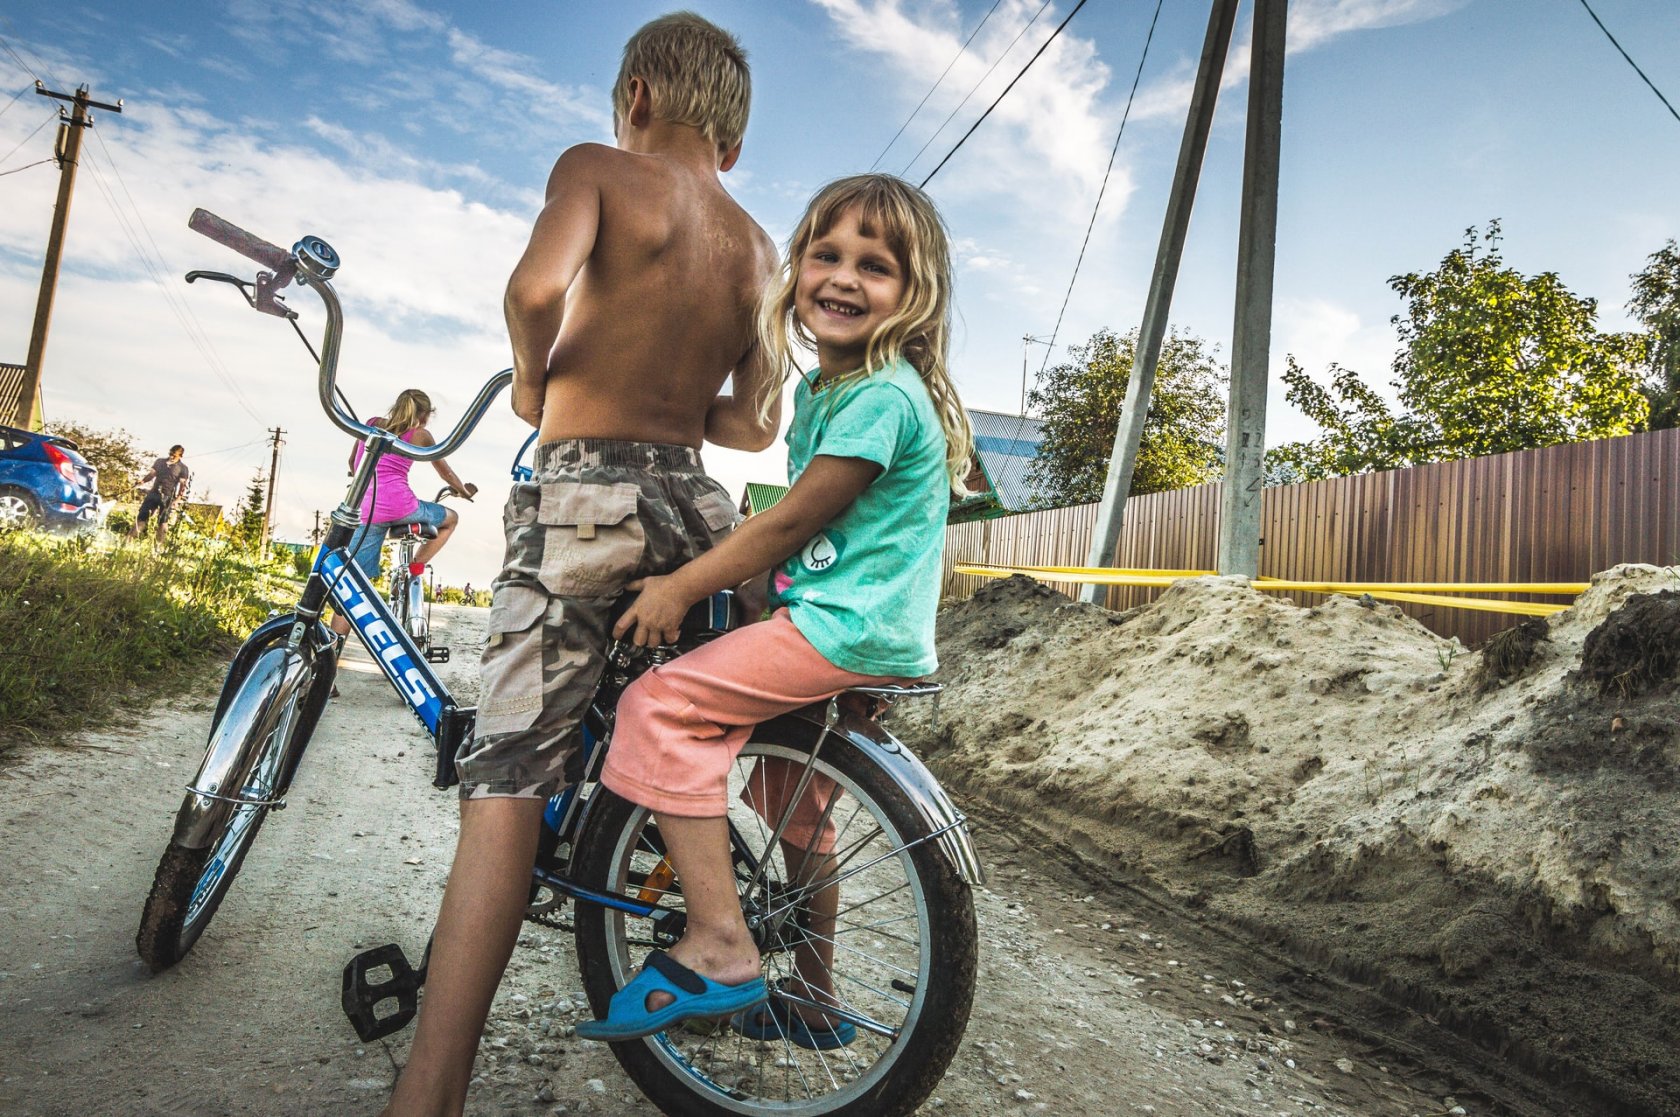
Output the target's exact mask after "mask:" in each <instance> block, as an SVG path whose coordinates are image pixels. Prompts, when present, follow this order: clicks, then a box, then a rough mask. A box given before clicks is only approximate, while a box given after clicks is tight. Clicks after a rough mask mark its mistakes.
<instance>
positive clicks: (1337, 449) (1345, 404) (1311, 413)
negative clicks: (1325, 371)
mask: <svg viewBox="0 0 1680 1117" xmlns="http://www.w3.org/2000/svg"><path fill="white" fill-rule="evenodd" d="M1329 372H1330V384H1329V386H1328V387H1325V386H1324V385H1321V384H1319V383H1318V382H1317V381H1315V380H1314V379H1313V378H1312V377H1311V376H1309V375H1308V374H1307V371H1306V370H1305V369H1303V368H1302V367H1301V366H1300V364H1298V363H1297V362H1296V360H1295V357H1294V355H1293V354H1291V355H1290V356H1289V357H1287V358H1286V367H1285V369H1284V373H1283V382H1284V383H1285V384H1286V385H1288V390H1287V392H1286V393H1285V398H1286V399H1288V400H1289V402H1290V403H1292V404H1294V405H1295V407H1296V408H1297V409H1299V410H1300V411H1301V413H1302V414H1304V415H1305V416H1306V417H1307V418H1309V419H1311V420H1312V421H1313V422H1314V423H1317V424H1318V427H1319V429H1320V430H1321V431H1323V432H1324V433H1323V434H1322V435H1320V436H1319V437H1318V438H1316V439H1313V440H1312V441H1310V442H1286V443H1284V444H1283V445H1281V446H1277V447H1274V448H1273V449H1271V450H1268V451H1267V452H1266V484H1268V485H1292V484H1296V483H1298V482H1301V481H1322V480H1323V479H1324V478H1326V477H1345V476H1347V475H1349V474H1352V473H1368V472H1370V471H1371V470H1375V469H1400V468H1402V467H1404V466H1408V465H1411V464H1413V463H1412V460H1411V457H1410V445H1409V443H1410V442H1411V440H1412V438H1413V424H1412V423H1411V422H1410V420H1409V419H1407V418H1405V417H1396V416H1395V415H1394V413H1393V412H1392V411H1390V410H1389V407H1388V403H1387V402H1386V401H1385V400H1384V399H1383V398H1382V396H1381V395H1379V394H1378V393H1377V392H1376V390H1375V389H1373V388H1372V387H1371V386H1370V385H1368V384H1366V383H1365V382H1364V381H1363V380H1361V379H1360V378H1359V374H1358V373H1357V372H1354V371H1353V370H1352V369H1350V368H1343V367H1342V366H1341V365H1337V364H1332V365H1331V366H1330V369H1329Z"/></svg>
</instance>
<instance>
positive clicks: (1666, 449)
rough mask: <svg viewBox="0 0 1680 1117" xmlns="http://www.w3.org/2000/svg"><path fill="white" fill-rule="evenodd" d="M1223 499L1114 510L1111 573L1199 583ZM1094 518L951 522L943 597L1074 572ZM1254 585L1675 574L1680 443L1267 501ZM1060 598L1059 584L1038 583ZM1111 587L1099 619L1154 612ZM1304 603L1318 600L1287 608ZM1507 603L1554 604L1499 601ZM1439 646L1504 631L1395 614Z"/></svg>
mask: <svg viewBox="0 0 1680 1117" xmlns="http://www.w3.org/2000/svg"><path fill="white" fill-rule="evenodd" d="M1221 487H1222V486H1221V485H1218V484H1213V485H1201V486H1198V487H1196V488H1193V489H1181V490H1178V491H1176V492H1170V493H1152V494H1150V495H1148V496H1142V497H1133V498H1132V499H1131V500H1129V501H1127V502H1126V522H1125V528H1124V530H1123V531H1122V533H1121V536H1120V544H1119V547H1118V548H1117V553H1116V555H1115V560H1114V562H1113V563H1112V564H1111V565H1114V566H1119V567H1135V568H1149V569H1157V570H1186V569H1189V570H1212V569H1214V568H1215V566H1216V565H1217V556H1218V546H1219V512H1220V489H1221ZM1096 510H1097V506H1096V505H1095V504H1082V505H1076V506H1074V507H1071V508H1055V509H1050V510H1047V511H1043V512H1027V513H1022V514H1020V515H1017V516H1007V517H1004V518H1002V519H997V520H989V521H987V522H984V523H974V524H957V525H953V526H952V527H950V528H949V529H947V531H946V535H945V593H946V595H947V596H953V597H967V596H969V595H970V594H972V593H973V592H974V591H975V590H976V589H978V588H979V587H980V586H981V585H982V584H983V583H984V579H980V578H974V577H967V576H958V575H955V574H952V573H951V567H952V564H953V563H956V562H987V563H995V564H999V565H1006V566H1008V565H1029V566H1083V565H1084V564H1085V560H1086V550H1087V548H1088V547H1089V545H1090V538H1091V531H1092V529H1093V526H1094V525H1095V523H1096ZM1261 523H1262V528H1261V531H1262V542H1261V547H1260V573H1261V575H1262V576H1266V577H1273V578H1289V579H1298V580H1303V581H1323V582H1512V583H1529V582H1585V581H1587V580H1588V578H1589V577H1591V575H1592V574H1593V573H1594V572H1596V571H1599V570H1604V569H1606V568H1608V567H1611V566H1614V565H1616V564H1617V563H1623V562H1648V563H1653V564H1656V565H1673V564H1675V563H1680V430H1666V431H1653V432H1651V433H1649V434H1636V435H1629V436H1628V437H1626V438H1611V439H1604V440H1602V441H1598V442H1581V443H1576V444H1574V445H1570V446H1551V447H1548V448H1546V449H1544V450H1526V451H1523V452H1521V453H1516V454H1498V455H1495V456H1493V457H1487V458H1473V459H1470V460H1468V461H1458V462H1439V463H1436V464H1433V465H1424V466H1418V467H1416V468H1413V469H1401V470H1394V471H1391V472H1387V473H1367V474H1362V475H1360V476H1357V477H1338V478H1335V479H1333V480H1329V481H1315V482H1313V483H1311V484H1305V485H1284V486H1280V487H1278V488H1272V489H1267V490H1266V492H1265V494H1264V496H1263V498H1262V501H1261ZM1051 584H1052V585H1055V586H1056V588H1057V589H1060V590H1062V591H1063V592H1066V593H1075V592H1077V587H1076V586H1074V585H1073V584H1071V583H1055V582H1053V583H1051ZM1160 593H1161V591H1160V590H1158V589H1153V588H1147V587H1130V586H1117V587H1114V588H1112V589H1110V591H1109V597H1108V604H1109V607H1110V608H1115V609H1125V608H1130V607H1132V606H1134V605H1141V604H1143V603H1145V602H1147V601H1152V600H1154V599H1155V598H1156V597H1157V596H1159V594H1160ZM1290 596H1291V597H1293V598H1294V599H1296V600H1297V601H1300V602H1302V603H1304V604H1306V603H1314V602H1318V601H1322V600H1323V596H1322V595H1319V594H1291V595H1290ZM1510 596H1512V597H1514V598H1515V599H1516V600H1526V601H1553V602H1562V601H1567V599H1566V598H1560V597H1538V596H1523V595H1510ZM1401 608H1403V609H1405V610H1406V612H1408V613H1410V614H1411V615H1412V616H1414V617H1417V618H1418V619H1419V620H1420V621H1422V622H1423V623H1424V624H1426V625H1428V626H1429V627H1430V628H1431V629H1433V630H1434V631H1436V632H1439V633H1441V634H1442V635H1447V636H1457V637H1458V638H1459V639H1461V640H1463V641H1465V642H1466V643H1477V642H1480V641H1481V640H1484V639H1486V638H1487V637H1488V636H1491V635H1492V634H1493V633H1495V632H1497V631H1499V630H1500V629H1503V628H1506V627H1509V626H1510V625H1511V624H1513V623H1515V622H1516V620H1517V618H1515V617H1513V616H1510V615H1508V614H1503V613H1483V612H1477V611H1472V610H1468V609H1449V608H1440V607H1434V606H1427V605H1412V604H1404V605H1402V606H1401Z"/></svg>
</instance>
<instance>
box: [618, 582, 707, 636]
mask: <svg viewBox="0 0 1680 1117" xmlns="http://www.w3.org/2000/svg"><path fill="white" fill-rule="evenodd" d="M624 588H625V589H627V590H640V591H641V596H639V597H637V598H636V600H635V601H633V602H631V603H630V608H629V609H627V610H625V613H624V615H623V616H622V617H620V618H619V619H618V623H617V624H615V625H613V639H615V640H622V639H624V634H625V633H627V632H629V631H631V630H632V629H634V630H635V635H634V636H633V637H632V638H631V641H630V642H631V643H632V644H636V645H637V646H639V647H643V648H649V647H653V646H654V645H655V644H675V643H676V642H677V637H678V635H680V634H681V632H682V622H683V618H684V617H686V616H687V615H688V607H689V606H690V605H693V604H694V603H695V602H696V601H698V600H699V598H692V597H689V596H687V595H686V594H685V593H683V591H682V590H681V589H679V588H678V587H677V586H676V585H675V583H674V581H673V579H671V578H670V577H654V578H641V579H638V580H637V581H634V582H631V583H630V584H629V585H627V586H625V587H624Z"/></svg>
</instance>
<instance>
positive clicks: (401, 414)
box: [373, 388, 432, 435]
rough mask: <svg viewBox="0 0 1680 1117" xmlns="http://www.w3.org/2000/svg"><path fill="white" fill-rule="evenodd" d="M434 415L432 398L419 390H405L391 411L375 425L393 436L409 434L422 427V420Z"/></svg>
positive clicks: (376, 420)
mask: <svg viewBox="0 0 1680 1117" xmlns="http://www.w3.org/2000/svg"><path fill="white" fill-rule="evenodd" d="M431 413H432V397H431V396H428V395H427V394H426V393H425V392H422V391H421V390H420V389H419V388H405V389H403V391H402V393H401V394H400V395H398V396H397V402H396V403H393V404H392V405H391V407H390V410H388V411H386V412H385V417H384V418H383V419H375V420H374V421H373V425H374V426H376V427H384V428H385V429H386V430H388V431H390V432H392V433H393V434H398V435H402V434H407V433H408V432H409V431H411V430H413V429H414V428H415V427H417V426H419V425H420V420H421V419H424V418H425V417H426V416H427V415H430V414H431Z"/></svg>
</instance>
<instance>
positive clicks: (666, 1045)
mask: <svg viewBox="0 0 1680 1117" xmlns="http://www.w3.org/2000/svg"><path fill="white" fill-rule="evenodd" d="M784 724H785V723H784ZM761 732H764V730H761ZM773 732H775V734H776V736H777V738H778V739H776V740H754V741H751V742H749V743H748V744H747V746H746V747H745V748H744V749H743V750H742V752H741V754H740V757H739V758H738V759H737V760H736V762H735V764H734V766H733V768H732V769H731V772H730V781H729V783H730V800H729V801H730V804H731V805H730V809H729V818H730V824H731V825H730V829H731V836H732V841H733V843H734V847H735V848H734V851H733V856H734V862H735V872H736V883H737V890H738V891H739V892H740V893H741V902H742V907H743V912H744V914H745V915H746V916H747V919H748V925H749V927H752V928H753V929H754V933H755V935H756V936H757V937H758V939H759V945H760V950H761V951H762V953H763V956H764V964H765V976H766V978H767V979H768V981H769V983H770V987H771V989H772V1001H773V1002H774V1004H773V1006H772V1011H773V1012H775V1013H780V1014H782V1018H783V1019H787V1014H788V1013H793V1012H799V1011H800V1010H801V1002H803V1008H804V1010H805V1011H806V1012H807V1013H810V1012H812V1011H814V1008H813V1006H814V1005H815V1004H816V1003H818V1002H821V1003H824V1004H826V1005H828V1006H832V1007H833V1008H834V1009H835V1012H834V1013H833V1014H832V1015H830V1016H829V1017H827V1019H829V1020H831V1021H843V1022H844V1024H843V1025H842V1024H840V1023H835V1024H833V1025H832V1027H833V1028H834V1029H836V1030H838V1029H840V1028H842V1027H843V1028H844V1030H845V1032H846V1035H847V1041H846V1042H844V1043H843V1044H841V1045H839V1046H835V1045H833V1044H816V1045H810V1044H808V1043H799V1042H796V1041H795V1039H792V1038H790V1035H791V1034H792V1033H793V1031H794V1029H791V1028H789V1029H784V1030H783V1031H782V1032H777V1030H776V1029H775V1028H774V1027H772V1028H771V1029H770V1033H771V1034H770V1036H769V1038H764V1036H763V1033H764V1030H765V1029H763V1028H762V1027H760V1028H758V1031H759V1033H760V1038H751V1037H749V1036H748V1035H745V1034H742V1033H741V1032H739V1031H737V1030H736V1029H734V1028H733V1027H731V1026H730V1025H728V1024H723V1025H722V1026H721V1027H716V1026H711V1027H699V1026H696V1024H695V1022H690V1024H689V1025H688V1026H685V1027H681V1028H676V1029H673V1030H672V1031H670V1032H663V1033H660V1034H658V1035H654V1036H649V1037H647V1038H645V1039H639V1040H632V1041H628V1042H623V1043H616V1044H613V1054H614V1055H616V1056H617V1057H618V1061H619V1062H620V1063H621V1064H622V1065H623V1067H624V1069H625V1071H626V1072H627V1073H628V1074H629V1075H630V1077H631V1078H632V1079H634V1080H635V1082H636V1084H637V1086H639V1087H640V1088H641V1090H642V1092H643V1093H644V1094H646V1095H647V1097H648V1098H649V1099H650V1100H651V1101H652V1102H653V1103H654V1104H655V1105H657V1106H658V1107H659V1108H660V1109H661V1110H662V1111H664V1112H666V1113H673V1114H707V1115H721V1114H766V1115H768V1114H783V1115H795V1117H801V1115H802V1117H817V1115H825V1117H826V1115H843V1117H881V1115H886V1117H894V1115H901V1114H908V1113H910V1112H912V1111H914V1110H915V1109H916V1107H917V1106H919V1105H920V1104H921V1103H922V1102H923V1101H924V1100H926V1098H927V1097H928V1095H929V1094H931V1093H932V1092H933V1089H934V1087H935V1086H937V1085H938V1084H939V1081H940V1079H941V1078H942V1077H943V1076H944V1074H945V1069H946V1067H947V1066H949V1065H950V1062H951V1059H952V1057H953V1056H954V1055H955V1054H956V1051H957V1045H958V1044H959V1042H960V1041H961V1039H962V1035H963V1029H964V1027H965V1026H966V1025H967V1022H968V1013H969V1008H970V1006H971V1004H972V1001H973V995H974V975H975V961H976V945H975V944H976V930H975V921H974V901H973V896H972V895H971V894H970V892H969V888H968V885H967V884H965V883H964V882H963V881H962V880H961V879H960V878H959V877H958V876H957V874H956V872H955V871H954V870H953V869H952V867H951V865H950V864H949V863H948V862H947V861H946V859H945V858H944V856H943V855H942V854H941V853H940V852H939V850H938V849H937V843H935V842H930V841H920V840H919V839H923V838H925V837H926V836H927V828H926V824H925V823H924V822H923V821H922V819H921V816H920V815H919V814H918V813H917V811H916V810H915V808H914V807H913V806H912V805H911V803H910V801H909V799H908V798H907V797H906V796H905V794H904V792H903V790H902V789H901V788H900V787H899V786H898V785H897V784H895V783H894V782H893V781H892V780H891V779H890V778H888V776H887V775H886V773H885V772H883V771H882V770H881V769H880V768H879V767H878V766H876V765H875V764H873V763H871V762H870V761H869V760H868V759H867V758H866V757H865V756H863V755H862V754H860V753H859V752H857V751H855V750H854V749H852V748H851V747H849V746H847V745H846V744H845V743H844V742H843V741H841V740H837V739H834V738H830V740H829V742H828V743H827V744H825V745H824V747H823V748H822V750H821V751H820V753H819V756H818V759H817V760H816V762H815V764H814V766H813V771H814V775H815V776H817V777H822V778H823V779H825V780H827V781H832V783H831V784H819V785H818V786H823V787H833V788H836V789H837V790H836V791H835V792H833V793H832V794H829V795H827V796H826V801H827V804H828V805H827V806H826V812H827V813H826V816H823V817H826V818H827V820H828V821H830V822H831V823H832V825H833V828H834V831H835V834H834V843H833V846H832V848H831V849H830V850H829V851H828V852H822V853H819V852H816V851H815V850H814V849H813V848H812V843H811V842H809V841H806V840H805V839H800V840H799V841H801V842H804V843H805V844H803V845H801V844H799V843H798V842H789V841H787V840H786V838H785V837H784V839H783V840H782V841H778V842H776V843H774V844H772V843H771V841H770V839H771V837H772V836H773V834H774V833H775V827H776V823H777V820H776V819H774V818H772V819H769V820H768V821H767V820H766V819H765V818H763V817H761V816H760V815H759V814H758V813H757V812H756V811H755V810H753V809H752V808H751V807H750V806H747V805H746V804H745V803H744V802H743V801H742V792H743V789H744V788H746V787H747V786H748V785H749V782H750V783H751V786H752V787H753V788H754V789H755V790H758V789H762V788H763V787H764V786H765V782H766V780H767V779H768V778H777V779H784V780H785V779H788V778H790V777H791V779H793V780H794V781H797V779H798V773H799V772H800V771H802V770H803V768H804V767H805V765H806V763H807V761H808V760H809V759H810V754H811V746H812V744H813V739H814V737H815V730H813V731H812V733H811V737H810V738H809V739H804V740H794V739H791V737H790V734H792V733H793V731H790V730H787V729H785V728H783V729H778V730H775V731H773ZM771 773H774V776H773V777H772V776H771V775H770V774H771ZM795 786H796V784H795ZM595 795H596V796H597V797H598V800H599V801H597V802H595V803H592V804H591V806H590V814H589V821H588V829H587V831H586V833H585V834H584V835H583V836H582V838H581V840H580V842H579V848H578V855H577V858H576V859H575V861H574V863H573V864H574V868H575V869H576V879H577V880H578V882H579V883H581V884H583V885H585V886H587V887H590V888H596V889H600V890H602V891H606V892H611V893H616V894H618V895H620V896H625V897H627V898H630V899H640V900H642V901H643V902H648V903H652V902H657V903H658V905H659V906H660V907H661V908H663V909H665V910H666V911H667V912H673V913H680V912H681V910H682V908H683V900H682V895H681V881H676V882H674V883H673V882H672V880H671V874H670V866H669V863H668V862H667V861H666V859H665V856H664V845H663V843H662V842H661V841H660V838H659V834H658V832H657V829H656V827H655V826H654V822H653V819H652V816H651V815H650V814H649V812H648V811H647V810H646V809H645V808H642V807H639V806H636V805H635V804H633V803H630V802H627V801H626V800H624V799H621V798H619V797H618V796H616V795H614V794H612V793H611V792H609V791H608V790H606V788H604V787H598V788H597V789H596V792H595ZM759 798H760V800H761V801H768V800H770V799H772V798H773V797H772V796H763V795H760V796H759ZM807 809H808V810H809V809H810V805H809V802H808V803H807ZM794 810H795V807H794V806H793V805H790V806H789V807H788V812H789V813H790V814H791V813H792V812H793V811H794ZM807 817H809V816H807ZM807 829H810V828H809V827H807ZM789 832H794V833H797V832H798V828H797V827H795V828H794V830H793V831H784V834H785V833H789ZM913 843H914V844H913ZM761 867H762V868H761ZM675 922H676V920H673V919H671V918H669V917H667V918H665V919H663V920H658V921H656V919H654V918H644V917H639V916H635V915H630V914H627V913H625V912H622V911H618V910H615V909H612V908H608V907H606V906H603V905H598V904H589V903H580V904H579V905H578V912H577V952H578V961H579V965H580V966H581V968H582V971H583V983H584V988H585V990H586V991H587V993H588V995H589V1002H590V1005H591V1006H592V1007H593V1008H594V1010H595V1012H596V1013H597V1015H604V1014H605V1012H606V1009H607V1003H608V1001H609V1000H610V999H611V997H612V995H613V993H615V992H616V991H617V990H618V989H619V988H621V987H622V986H623V985H624V984H625V983H626V982H627V981H628V980H629V979H630V978H631V976H632V975H633V974H634V972H635V968H636V966H637V965H638V963H639V962H640V961H641V958H642V955H643V954H644V953H645V951H646V949H647V947H648V946H649V945H653V944H657V943H661V942H664V941H666V940H668V939H669V937H670V934H669V932H668V930H667V928H669V927H670V926H672V925H673V924H674V923H675ZM824 968H826V970H827V971H828V972H827V974H826V975H824V974H823V973H822V971H823V969H824ZM757 1019H758V1021H759V1022H760V1023H762V1022H763V1021H765V1020H767V1019H770V1017H767V1016H765V1015H763V1014H760V1015H759V1016H758V1017H757ZM811 1035H812V1033H811V1032H809V1031H806V1032H805V1033H804V1035H803V1036H801V1037H799V1038H803V1039H805V1040H807V1041H808V1040H809V1039H810V1038H811Z"/></svg>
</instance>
